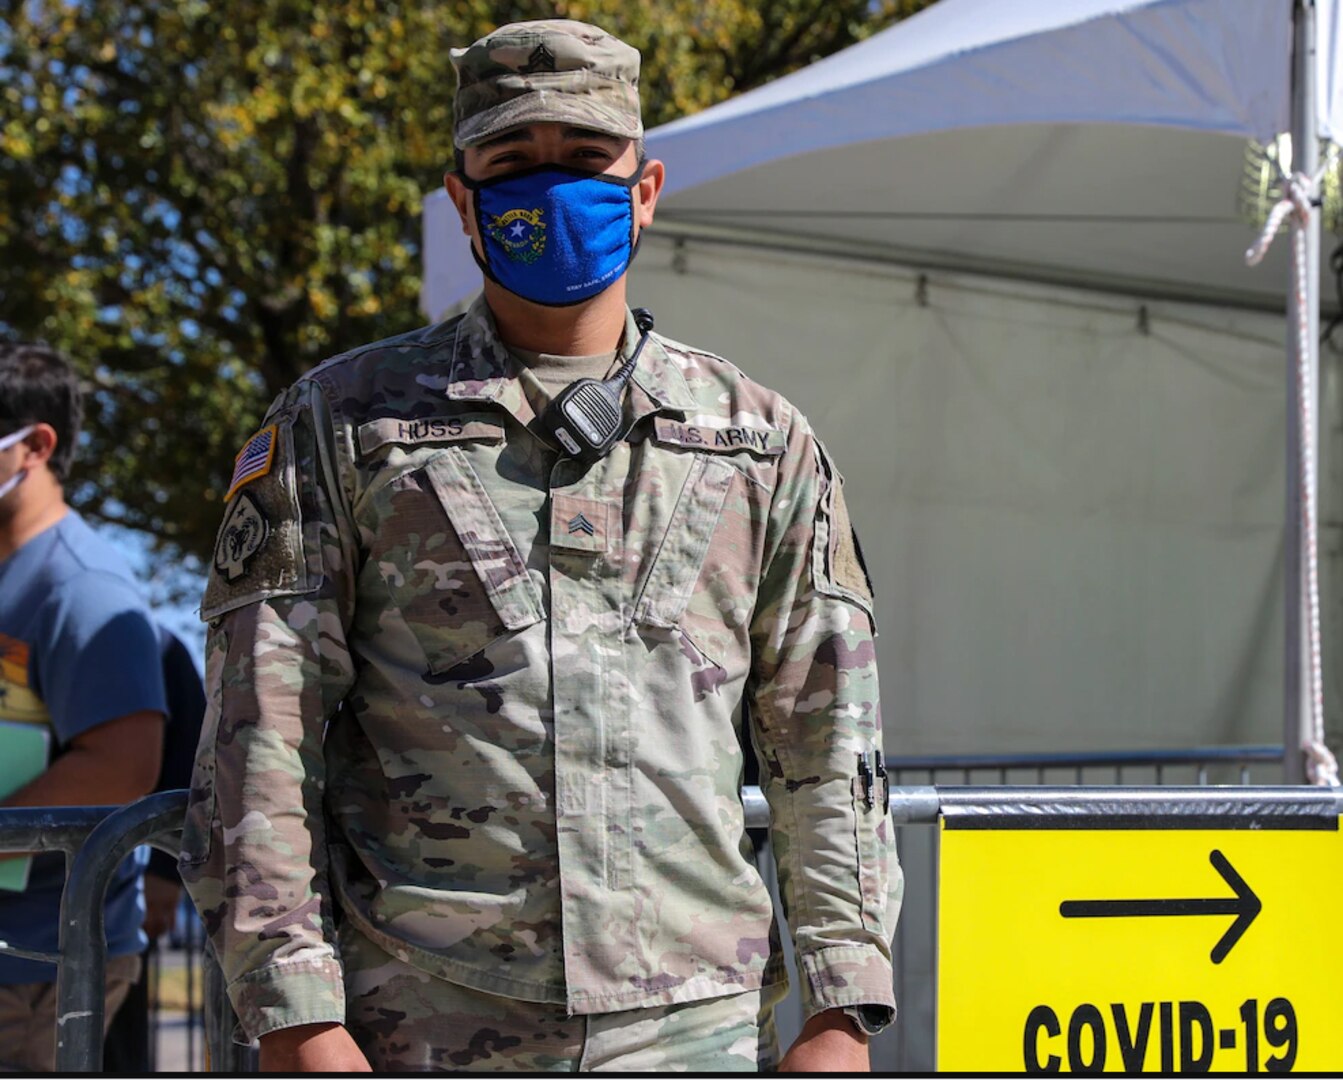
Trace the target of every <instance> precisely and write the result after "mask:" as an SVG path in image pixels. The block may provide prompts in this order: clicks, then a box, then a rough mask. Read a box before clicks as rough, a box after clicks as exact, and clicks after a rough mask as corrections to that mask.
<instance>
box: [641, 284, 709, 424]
mask: <svg viewBox="0 0 1343 1080" xmlns="http://www.w3.org/2000/svg"><path fill="white" fill-rule="evenodd" d="M625 341H626V343H627V344H626V349H627V350H628V349H632V348H633V347H634V345H635V344H637V343H638V341H639V327H638V326H637V325H636V324H635V322H634V315H633V314H632V313H631V312H630V311H629V310H626V312H625ZM625 355H626V356H628V355H629V353H628V351H626V353H625ZM630 381H631V382H632V383H633V384H634V386H633V390H634V391H636V392H634V393H632V394H631V395H630V397H631V399H632V401H633V404H634V413H635V417H634V418H635V420H638V419H639V418H641V417H643V416H647V415H648V414H649V413H654V412H661V411H662V410H664V409H674V410H676V411H678V412H695V411H696V410H697V409H698V408H699V403H698V402H697V401H696V400H695V398H694V395H692V394H691V393H690V387H689V386H688V385H687V384H686V381H685V376H684V375H682V374H681V369H680V368H678V367H677V366H676V363H675V362H674V361H673V360H672V359H671V357H669V356H668V355H667V350H666V349H664V348H663V347H662V342H660V341H658V339H657V338H655V337H653V336H652V335H651V334H650V335H649V337H648V344H647V345H645V346H644V351H643V353H642V354H641V355H640V356H639V366H638V367H636V368H635V369H634V378H633V379H631V380H630Z"/></svg>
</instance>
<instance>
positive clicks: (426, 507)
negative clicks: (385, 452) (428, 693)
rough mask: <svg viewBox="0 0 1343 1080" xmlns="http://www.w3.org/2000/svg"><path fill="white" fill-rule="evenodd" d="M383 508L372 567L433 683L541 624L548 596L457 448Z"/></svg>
mask: <svg viewBox="0 0 1343 1080" xmlns="http://www.w3.org/2000/svg"><path fill="white" fill-rule="evenodd" d="M378 500H379V502H380V504H381V505H379V508H378V510H379V516H380V518H381V527H380V528H379V530H378V537H379V539H378V541H377V543H376V545H375V547H374V550H373V551H371V552H370V558H371V559H374V560H376V562H377V566H378V571H379V573H380V575H381V576H382V579H383V581H384V582H385V583H386V585H387V589H388V591H389V593H390V594H391V600H392V604H393V605H394V606H395V607H396V608H397V609H399V611H400V613H401V616H402V617H403V618H404V619H405V622H406V624H407V626H408V627H409V628H410V630H411V632H412V633H413V634H414V635H415V638H416V640H417V641H419V643H420V645H421V647H422V648H423V649H424V653H425V657H426V659H427V660H428V670H429V672H430V673H431V674H441V673H445V672H448V671H450V670H451V669H452V668H453V667H455V666H456V665H458V664H460V663H462V661H464V660H467V659H469V658H470V657H471V656H473V655H475V654H476V653H478V652H480V650H481V649H483V648H485V647H486V646H487V645H489V644H490V642H492V641H493V640H495V638H498V637H500V636H501V635H503V634H505V633H508V632H510V631H514V630H521V629H522V628H524V627H526V626H530V625H532V624H533V623H536V622H539V621H540V620H541V619H542V617H543V606H542V599H541V594H540V590H539V589H538V588H537V587H536V584H535V583H534V582H533V581H532V580H531V578H530V577H528V575H527V567H526V564H525V562H524V561H523V559H522V557H521V555H519V553H518V550H517V548H516V546H515V545H514V544H513V541H512V539H511V538H510V537H509V535H508V533H507V531H505V529H504V526H503V522H502V521H501V520H500V518H499V512H498V511H497V510H496V509H495V506H494V503H493V502H492V501H491V500H490V497H489V494H488V493H487V492H486V491H485V488H484V485H482V484H481V482H480V477H479V476H478V475H477V474H476V471H475V469H473V468H472V467H471V463H470V461H469V460H468V459H467V457H466V455H465V453H464V452H463V451H462V450H461V449H460V448H459V447H450V448H447V449H445V450H444V451H443V452H442V453H439V454H437V455H435V456H434V457H433V458H431V459H430V460H429V461H428V463H426V464H425V465H424V466H423V467H421V468H419V469H415V470H413V471H411V472H409V473H407V474H406V475H405V476H402V477H399V478H397V479H396V480H394V481H392V483H390V484H389V485H388V486H387V487H386V488H385V489H383V491H382V492H380V493H379V495H378Z"/></svg>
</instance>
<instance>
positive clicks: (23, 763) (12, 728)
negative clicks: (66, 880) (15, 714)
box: [0, 720, 51, 892]
mask: <svg viewBox="0 0 1343 1080" xmlns="http://www.w3.org/2000/svg"><path fill="white" fill-rule="evenodd" d="M50 743H51V732H50V731H49V730H48V729H47V728H46V727H45V726H44V725H39V724H16V723H13V722H12V721H9V720H0V799H3V798H4V797H5V796H6V795H9V794H11V793H13V792H15V791H18V790H19V788H21V787H23V785H24V784H26V783H28V781H29V780H32V779H34V778H35V777H38V776H41V775H42V773H44V772H46V770H47V750H48V748H49V746H50ZM32 861H33V857H32V856H31V855H25V856H23V858H21V859H2V860H0V889H8V890H9V891H10V892H22V891H23V890H24V889H26V888H27V887H28V867H29V866H30V865H31V864H32Z"/></svg>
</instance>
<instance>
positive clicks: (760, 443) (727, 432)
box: [653, 417, 787, 457]
mask: <svg viewBox="0 0 1343 1080" xmlns="http://www.w3.org/2000/svg"><path fill="white" fill-rule="evenodd" d="M653 438H654V439H655V440H656V441H658V442H660V443H665V444H668V445H671V446H682V447H685V448H686V449H687V450H702V451H707V452H709V453H718V454H731V453H735V452H737V451H739V450H746V451H749V452H750V453H752V454H756V455H759V456H762V457H778V456H779V455H780V454H782V453H783V452H784V450H785V449H786V447H787V438H786V436H785V435H784V433H783V432H782V431H779V430H777V429H775V428H764V427H749V426H747V425H744V424H733V425H725V426H723V427H715V426H710V425H706V424H687V423H682V422H681V421H679V420H667V419H665V418H662V417H659V418H658V419H656V420H654V421H653Z"/></svg>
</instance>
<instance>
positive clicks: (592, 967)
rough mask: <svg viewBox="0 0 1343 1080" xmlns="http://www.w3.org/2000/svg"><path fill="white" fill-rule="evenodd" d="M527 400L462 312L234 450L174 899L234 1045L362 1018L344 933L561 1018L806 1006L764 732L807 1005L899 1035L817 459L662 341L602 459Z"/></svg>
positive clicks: (324, 385) (802, 433)
mask: <svg viewBox="0 0 1343 1080" xmlns="http://www.w3.org/2000/svg"><path fill="white" fill-rule="evenodd" d="M636 336H637V330H636V329H635V327H634V324H633V320H632V319H630V320H629V321H628V324H627V332H626V336H625V340H626V341H627V342H630V343H632V342H633V341H634V340H635V339H636ZM627 347H628V346H627ZM528 401H529V399H528V396H527V394H526V393H525V392H524V388H523V384H522V382H521V380H520V377H519V368H518V365H517V363H516V361H515V360H514V359H513V358H512V357H511V356H510V355H509V354H508V352H507V350H506V349H505V348H504V346H503V345H502V344H501V343H500V341H499V339H498V337H497V335H496V331H495V329H494V326H493V322H492V319H491V317H490V314H489V311H488V308H487V307H486V306H485V305H484V303H483V301H479V300H478V301H477V303H476V305H475V306H474V307H473V308H472V309H471V310H470V311H469V312H468V313H467V314H466V315H465V316H463V317H461V318H459V319H456V320H453V321H450V322H446V323H443V324H439V325H436V326H431V327H428V328H425V329H422V330H417V331H415V332H413V333H410V334H406V335H404V336H402V337H398V338H393V339H390V340H388V341H384V342H380V343H378V344H375V345H371V346H368V347H366V348H362V349H358V350H356V351H354V352H351V353H348V354H346V355H343V356H339V357H336V358H334V359H332V360H330V361H327V362H326V363H324V364H322V365H321V366H320V367H318V368H316V369H315V370H314V371H312V372H311V373H309V374H308V375H306V376H304V377H303V378H302V379H301V380H300V381H299V382H298V383H297V384H296V385H295V386H294V387H292V388H291V389H290V390H289V391H288V392H287V393H285V394H283V395H282V396H281V397H280V398H279V399H277V401H276V403H275V404H274V405H273V406H272V408H271V410H270V413H269V414H268V416H267V419H266V420H265V426H264V427H263V429H262V431H261V432H259V433H258V434H257V435H256V436H254V437H253V438H252V439H251V440H249V441H248V443H247V445H246V446H245V447H244V450H243V452H242V453H241V454H240V455H239V458H238V461H237V466H236V469H235V474H234V483H233V484H232V485H231V486H232V489H233V490H232V492H231V497H230V500H229V504H228V509H227V511H226V513H225V518H224V523H223V526H222V527H221V530H220V536H219V540H218V544H217V547H216V551H215V557H214V567H213V570H212V573H211V578H210V582H209V585H208V587H207V590H206V594H205V599H204V603H203V605H202V617H203V618H205V619H207V620H208V621H209V623H210V635H209V644H208V647H207V657H206V668H207V671H206V682H207V689H208V693H209V698H210V707H209V712H208V715H207V718H206V723H205V729H204V732H203V735H202V740H201V744H200V750H199V752H198V755H197V760H196V764H195V772H194V775H193V779H192V788H191V800H190V804H189V808H188V811H187V819H186V827H185V830H184V836H183V851H182V874H183V878H184V879H185V881H186V883H187V887H188V889H189V890H190V892H191V894H192V896H193V898H194V900H195V902H196V905H197V907H198V909H199V910H200V912H201V915H202V917H203V919H204V921H205V925H206V927H207V929H208V932H209V934H210V936H211V938H212V940H213V942H214V946H215V949H216V953H217V955H218V956H219V958H220V961H221V963H222V966H223V969H224V973H225V976H226V979H227V982H228V984H229V989H230V994H231V997H232V1000H233V1002H234V1005H235V1007H236V1009H237V1012H238V1015H239V1018H240V1020H241V1023H242V1026H243V1030H244V1031H245V1032H246V1033H247V1034H248V1035H249V1036H251V1037H256V1036H258V1035H260V1034H263V1033H265V1032H267V1031H271V1030H274V1029H277V1028H281V1027H287V1026H292V1025H296V1024H302V1023H312V1022H317V1021H325V1020H337V1021H339V1020H341V1019H343V1017H344V1000H343V988H342V970H341V965H340V955H339V945H338V939H337V934H336V932H335V927H336V924H338V923H339V921H340V920H342V919H347V920H350V921H351V922H352V923H353V925H354V926H355V927H357V928H358V929H359V930H360V931H362V932H363V933H364V934H366V935H367V936H368V937H370V938H372V939H373V940H374V941H375V942H377V943H378V944H380V945H382V946H383V947H384V948H385V949H386V950H387V951H389V952H390V953H392V954H393V955H395V956H397V957H398V958H400V959H402V960H405V961H407V962H409V963H411V964H413V965H415V966H417V967H419V968H421V969H423V970H424V971H426V972H429V973H431V974H433V975H435V976H439V977H442V978H444V979H447V980H450V981H452V982H454V983H458V984H461V985H464V986H468V987H474V988H477V989H480V990H483V991H487V992H489V993H493V994H500V995H504V996H510V997H515V998H520V999H524V1000H531V1001H543V1002H556V1003H563V1004H565V1005H567V1007H568V1009H569V1010H570V1011H571V1012H573V1013H595V1012H613V1011H619V1010H623V1009H630V1008H636V1007H643V1006H650V1005H657V1004H666V1003H675V1002H683V1001H693V1000H697V999H702V998H708V997H715V996H719V995H723V994H729V993H735V992H738V991H741V990H746V989H751V988H755V987H759V986H762V985H765V984H770V983H774V982H778V981H780V980H782V979H784V978H785V975H784V968H783V963H782V958H781V953H780V949H779V943H778V938H777V930H776V927H775V925H774V919H773V917H772V912H771V905H770V897H769V893H768V891H767V889H766V887H765V884H764V883H763V882H762V880H761V877H760V874H759V873H758V872H757V870H756V866H755V862H754V859H753V857H752V847H751V844H750V842H749V839H748V837H747V836H746V834H745V832H744V830H743V810H742V804H741V799H740V795H739V785H740V783H741V779H742V768H743V751H742V745H743V740H742V724H743V716H744V715H745V716H748V717H749V720H750V726H751V736H752V738H753V741H754V745H755V747H756V752H757V753H758V755H759V760H760V762H761V765H762V771H761V775H762V777H763V778H764V787H765V789H766V793H767V796H768V800H769V803H770V809H771V816H772V822H773V824H772V836H773V842H774V850H775V855H776V859H777V862H778V866H779V872H780V875H779V876H780V881H781V885H782V894H783V897H784V899H785V905H786V908H787V911H788V919H789V922H790V924H791V925H792V927H793V932H794V940H795V943H796V947H797V953H798V956H799V959H800V970H801V972H802V973H803V981H804V986H803V997H804V1003H805V1006H806V1008H807V1010H808V1012H809V1013H810V1012H813V1011H816V1010H819V1009H822V1008H831V1007H838V1006H847V1005H851V1004H860V1003H869V1004H882V1005H890V1006H893V1005H894V1001H893V997H892V988H891V964H890V938H891V932H892V930H893V919H894V914H895V911H896V909H897V906H898V898H899V893H900V888H899V886H900V882H901V878H900V870H899V865H898V863H897V862H896V861H895V855H894V850H893V844H892V836H893V832H892V826H891V822H890V818H889V817H888V816H887V815H886V814H885V813H884V809H883V798H882V790H881V787H880V783H879V781H878V784H877V790H876V791H875V793H874V794H872V795H869V792H871V791H872V785H871V784H869V783H868V782H867V781H866V780H864V778H863V777H862V775H860V774H861V773H862V772H863V771H864V770H862V769H860V768H859V766H858V755H860V754H863V753H869V754H870V753H871V752H872V751H873V750H874V749H876V748H879V747H880V746H881V728H880V718H879V711H878V702H877V673H876V665H875V659H874V652H873V641H872V639H873V626H872V619H871V614H870V611H871V593H870V590H869V588H868V585H867V580H866V576H865V574H864V573H863V571H862V570H861V568H860V565H859V562H858V559H857V558H856V550H855V544H854V540H853V537H852V530H851V528H850V526H849V524H848V519H847V515H846V514H845V511H844V505H843V500H842V498H841V496H840V488H839V483H840V481H839V477H838V476H837V474H836V473H835V471H834V468H833V466H832V465H831V463H830V461H829V459H828V457H827V456H826V453H825V451H824V449H823V448H822V447H821V445H820V443H819V442H818V441H817V440H816V438H815V437H814V436H813V434H812V433H811V431H810V428H809V427H808V425H807V422H806V420H805V419H804V418H803V417H802V416H801V415H800V414H799V413H798V412H797V411H796V410H795V409H794V408H793V407H792V406H791V405H789V404H788V402H786V401H785V400H784V399H783V398H781V397H780V396H779V395H777V394H774V393H772V392H770V391H767V390H765V389H763V388H762V387H760V386H758V385H757V384H755V383H753V382H751V381H750V380H749V379H747V378H746V377H745V376H743V375H742V374H741V373H740V372H739V371H738V370H737V369H736V368H734V367H732V366H731V365H730V364H728V363H726V362H725V361H723V360H720V359H718V358H717V357H714V356H710V355H708V354H705V353H702V352H699V351H696V350H693V349H689V348H686V347H685V346H682V345H679V344H676V343H674V342H672V341H669V340H666V339H663V338H658V337H656V336H655V337H653V338H651V339H650V341H649V343H648V345H647V347H646V348H645V349H644V351H643V355H642V357H641V358H640V361H639V367H638V370H637V373H636V374H635V376H634V381H633V383H632V384H631V386H630V388H629V391H628V393H627V395H626V410H627V415H628V416H629V417H630V419H631V421H632V424H631V428H630V431H629V433H628V435H627V436H626V438H625V440H624V441H623V442H621V443H620V444H618V445H617V446H616V448H615V449H614V450H613V451H612V453H611V454H610V455H609V456H608V457H606V458H604V459H603V460H601V461H600V462H598V463H596V464H595V465H592V466H591V467H586V468H585V467H583V466H581V465H579V464H577V463H576V462H574V461H573V460H572V459H569V458H565V457H561V456H560V455H559V454H557V453H556V452H555V450H554V449H552V448H551V447H550V446H549V445H548V444H547V443H546V442H544V441H543V440H542V438H541V437H540V436H538V435H537V434H535V430H536V429H535V424H534V423H533V421H534V419H535V417H534V413H533V410H532V407H531V405H530V404H529V403H528ZM529 425H530V426H529Z"/></svg>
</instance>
